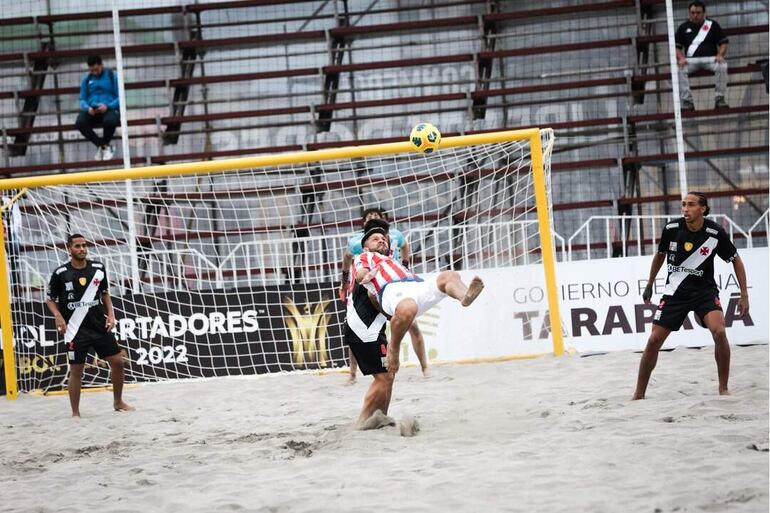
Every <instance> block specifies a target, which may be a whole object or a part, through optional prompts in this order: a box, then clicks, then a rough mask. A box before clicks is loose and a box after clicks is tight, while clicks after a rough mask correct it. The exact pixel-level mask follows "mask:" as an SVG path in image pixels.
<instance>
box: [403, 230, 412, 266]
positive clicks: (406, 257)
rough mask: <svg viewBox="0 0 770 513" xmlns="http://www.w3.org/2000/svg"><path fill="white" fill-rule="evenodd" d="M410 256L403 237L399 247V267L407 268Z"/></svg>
mask: <svg viewBox="0 0 770 513" xmlns="http://www.w3.org/2000/svg"><path fill="white" fill-rule="evenodd" d="M411 255H412V254H411V252H410V251H409V242H408V241H407V240H406V237H404V244H403V245H402V246H401V265H403V266H404V267H409V257H410V256H411Z"/></svg>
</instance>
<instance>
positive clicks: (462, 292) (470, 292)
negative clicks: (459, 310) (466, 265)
mask: <svg viewBox="0 0 770 513" xmlns="http://www.w3.org/2000/svg"><path fill="white" fill-rule="evenodd" d="M436 285H437V286H438V289H439V290H440V291H441V292H443V293H444V294H446V295H447V296H449V297H452V298H454V299H456V300H458V301H460V303H462V305H463V306H469V305H470V304H471V303H473V301H475V300H476V298H477V297H478V295H479V294H480V293H481V291H482V290H483V289H484V282H483V281H481V278H479V277H478V276H475V277H474V278H473V279H472V280H471V282H470V284H469V285H465V283H463V280H462V278H460V274H459V273H457V272H455V271H442V272H440V273H439V274H438V277H437V278H436Z"/></svg>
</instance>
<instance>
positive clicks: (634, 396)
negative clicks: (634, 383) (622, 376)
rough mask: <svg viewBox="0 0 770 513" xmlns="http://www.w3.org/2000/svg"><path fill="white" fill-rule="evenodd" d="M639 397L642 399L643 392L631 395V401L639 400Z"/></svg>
mask: <svg viewBox="0 0 770 513" xmlns="http://www.w3.org/2000/svg"><path fill="white" fill-rule="evenodd" d="M641 399H644V394H636V393H635V394H634V395H633V397H631V400H632V401H639V400H641Z"/></svg>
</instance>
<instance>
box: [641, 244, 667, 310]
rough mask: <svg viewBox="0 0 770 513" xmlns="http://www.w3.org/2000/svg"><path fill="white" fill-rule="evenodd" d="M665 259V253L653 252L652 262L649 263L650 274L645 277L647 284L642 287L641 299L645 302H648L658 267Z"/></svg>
mask: <svg viewBox="0 0 770 513" xmlns="http://www.w3.org/2000/svg"><path fill="white" fill-rule="evenodd" d="M665 261H666V255H664V254H663V253H655V256H654V257H652V264H651V265H650V276H649V277H648V278H647V286H646V287H645V288H644V293H643V294H642V299H644V302H645V303H646V304H650V303H651V301H650V299H651V298H652V288H653V287H652V286H653V285H654V284H655V277H656V276H658V272H659V271H660V268H661V267H662V266H663V262H665Z"/></svg>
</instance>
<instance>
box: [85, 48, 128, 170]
mask: <svg viewBox="0 0 770 513" xmlns="http://www.w3.org/2000/svg"><path fill="white" fill-rule="evenodd" d="M88 71H89V73H88V74H87V75H86V76H85V77H83V81H82V82H81V83H80V109H81V112H80V114H78V119H77V121H76V122H75V126H76V127H77V129H78V130H79V131H80V133H81V134H83V136H84V137H85V138H86V139H88V140H89V141H91V142H92V143H94V145H95V146H96V156H95V157H94V158H95V159H96V160H111V159H112V157H113V156H114V155H115V148H114V147H113V146H112V145H111V144H110V141H112V136H113V135H114V134H115V129H116V128H117V126H118V125H119V124H120V110H119V109H120V102H119V99H118V77H117V75H116V74H115V73H114V72H113V71H112V70H111V69H107V68H105V67H104V64H102V58H101V57H99V56H98V55H92V56H90V57H88ZM99 123H101V124H102V128H103V130H102V137H99V136H98V135H96V132H94V127H95V126H97V125H98V124H99Z"/></svg>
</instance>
